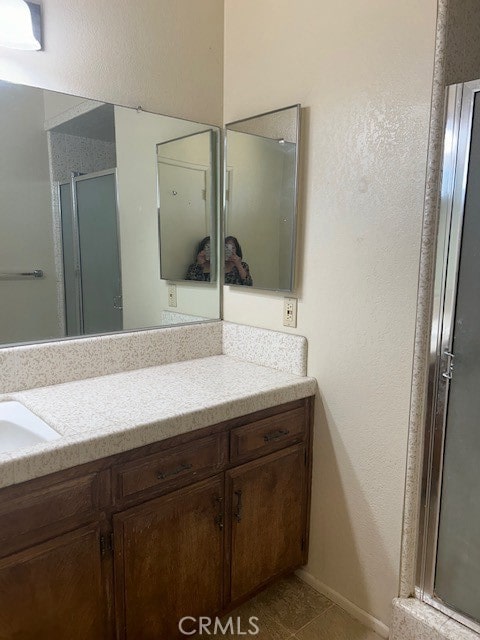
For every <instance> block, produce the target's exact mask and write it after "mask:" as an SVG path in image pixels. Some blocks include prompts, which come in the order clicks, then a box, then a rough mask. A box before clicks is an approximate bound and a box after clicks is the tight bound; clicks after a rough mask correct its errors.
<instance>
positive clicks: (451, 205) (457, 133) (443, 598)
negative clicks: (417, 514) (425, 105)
mask: <svg viewBox="0 0 480 640" xmlns="http://www.w3.org/2000/svg"><path fill="white" fill-rule="evenodd" d="M426 421H427V422H426V438H425V455H424V465H423V487H422V506H423V509H422V521H421V526H420V540H419V558H418V564H417V585H418V591H417V595H418V596H419V597H420V598H421V599H422V600H423V601H425V602H427V603H428V604H430V605H432V606H434V607H436V608H438V609H440V610H441V611H443V612H444V613H446V614H447V615H449V616H450V617H452V618H454V619H456V620H458V621H459V622H462V623H463V624H465V625H467V626H469V627H470V628H472V629H474V630H475V631H480V81H475V82H469V83H466V84H463V85H454V86H452V87H450V88H449V91H448V105H447V122H446V129H445V140H444V161H443V177H442V190H441V212H440V227H439V233H438V246H437V263H436V274H435V291H434V303H433V322H432V334H431V349H430V365H429V387H428V403H427V412H426Z"/></svg>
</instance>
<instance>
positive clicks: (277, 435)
mask: <svg viewBox="0 0 480 640" xmlns="http://www.w3.org/2000/svg"><path fill="white" fill-rule="evenodd" d="M289 433H290V431H289V430H288V429H278V431H272V432H271V433H267V435H265V436H263V439H264V440H265V442H270V440H278V439H279V438H281V437H282V436H288V434H289Z"/></svg>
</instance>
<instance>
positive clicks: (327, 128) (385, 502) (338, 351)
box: [224, 0, 436, 624]
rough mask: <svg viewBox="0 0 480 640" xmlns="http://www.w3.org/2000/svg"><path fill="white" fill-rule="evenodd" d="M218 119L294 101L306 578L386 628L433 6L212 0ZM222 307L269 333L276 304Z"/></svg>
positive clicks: (248, 295)
mask: <svg viewBox="0 0 480 640" xmlns="http://www.w3.org/2000/svg"><path fill="white" fill-rule="evenodd" d="M225 6H226V15H225V20H226V21H225V24H226V31H225V95H224V109H225V110H224V117H225V121H227V122H228V121H231V120H235V119H237V118H241V117H246V116H248V115H253V114H254V113H259V112H262V111H266V110H269V109H272V108H276V107H281V106H285V105H288V104H292V103H294V102H301V103H302V104H303V106H304V114H303V116H304V117H303V170H302V181H301V189H300V192H301V195H302V203H301V207H300V216H301V225H300V227H301V228H300V234H299V236H300V237H299V253H298V255H299V265H298V266H299V288H298V297H299V309H298V328H297V330H296V331H297V332H298V333H300V334H303V335H305V336H307V337H308V341H309V362H308V370H309V374H310V375H313V376H315V377H316V378H317V379H318V382H319V388H320V398H319V402H318V404H317V411H316V415H317V418H316V424H315V455H314V462H315V464H314V467H315V470H314V486H313V503H312V535H311V554H310V563H309V566H308V571H309V572H310V573H311V574H312V575H313V576H314V578H315V579H316V580H317V581H319V582H320V583H323V584H325V585H327V586H328V588H329V589H332V590H334V591H336V592H337V593H339V594H340V595H341V596H342V597H344V598H347V599H348V600H350V601H351V602H353V603H354V604H356V605H357V606H358V607H361V608H362V609H363V610H365V611H366V612H368V613H369V614H371V615H373V616H375V617H376V618H378V619H380V620H382V621H383V622H384V623H387V624H388V621H389V617H390V609H391V599H392V598H393V597H394V596H395V595H396V594H397V593H398V579H399V564H400V541H401V528H402V504H403V494H404V480H405V463H406V444H407V429H408V415H409V398H410V385H411V368H412V353H413V342H414V327H415V307H416V292H417V278H418V265H419V255H420V237H421V226H422V211H423V196H424V185H425V169H426V158H427V141H428V126H429V113H430V98H431V91H432V72H433V57H434V38H435V19H436V2H435V0H426V1H424V2H422V3H418V2H416V1H415V0H406V1H405V2H402V3H396V2H393V1H392V2H384V1H380V0H359V1H358V2H352V1H351V0H339V1H338V2H336V3H329V2H326V1H325V0H320V1H319V0H299V1H298V2H296V3H291V2H287V0H276V1H275V2H273V0H265V1H263V2H261V3H258V2H255V0H243V1H242V2H236V1H234V0H226V5H225ZM225 318H226V319H227V320H231V321H235V322H245V323H246V324H254V325H259V326H264V327H268V328H273V329H282V325H281V318H282V299H281V298H279V297H277V296H274V295H267V294H261V293H255V292H244V291H231V290H228V291H226V295H225Z"/></svg>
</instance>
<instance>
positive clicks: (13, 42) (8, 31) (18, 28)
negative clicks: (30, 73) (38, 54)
mask: <svg viewBox="0 0 480 640" xmlns="http://www.w3.org/2000/svg"><path fill="white" fill-rule="evenodd" d="M0 46H2V47H8V48H9V49H23V50H25V51H39V50H40V49H41V48H42V44H41V30H40V5H38V4H34V3H31V2H24V0H0Z"/></svg>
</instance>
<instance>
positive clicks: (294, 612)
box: [254, 575, 332, 633]
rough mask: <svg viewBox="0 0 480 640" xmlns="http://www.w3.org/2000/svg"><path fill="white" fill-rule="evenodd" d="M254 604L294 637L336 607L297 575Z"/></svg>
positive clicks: (266, 591)
mask: <svg viewBox="0 0 480 640" xmlns="http://www.w3.org/2000/svg"><path fill="white" fill-rule="evenodd" d="M254 601H255V603H256V607H257V611H258V612H259V614H260V613H262V614H265V613H266V614H267V615H270V616H271V617H272V618H274V619H275V620H277V621H278V622H279V623H280V624H281V625H282V626H283V627H285V628H286V629H288V630H289V631H290V632H292V633H293V632H295V631H297V630H298V629H301V628H302V627H304V626H305V625H306V624H307V623H308V622H310V621H311V620H313V619H314V618H315V617H317V616H318V615H319V614H320V613H322V612H324V611H326V610H327V609H328V608H329V607H331V606H332V603H331V602H330V600H328V599H327V598H326V597H325V596H323V595H321V594H320V593H318V592H317V591H315V590H314V589H312V588H311V587H309V586H308V585H307V584H305V582H303V581H302V580H300V579H299V578H297V577H296V576H294V575H293V576H289V577H288V578H284V579H283V580H279V581H278V582H275V583H274V584H273V585H272V586H271V587H269V588H268V589H266V590H265V591H263V592H262V593H260V594H259V595H258V596H257V597H256V598H254Z"/></svg>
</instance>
